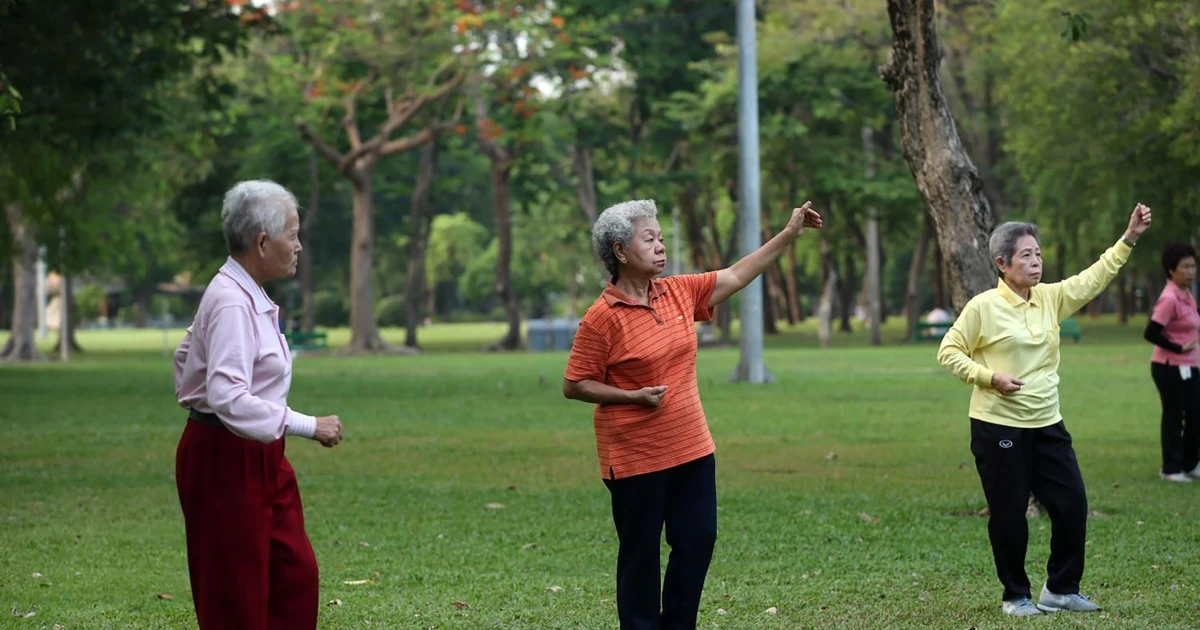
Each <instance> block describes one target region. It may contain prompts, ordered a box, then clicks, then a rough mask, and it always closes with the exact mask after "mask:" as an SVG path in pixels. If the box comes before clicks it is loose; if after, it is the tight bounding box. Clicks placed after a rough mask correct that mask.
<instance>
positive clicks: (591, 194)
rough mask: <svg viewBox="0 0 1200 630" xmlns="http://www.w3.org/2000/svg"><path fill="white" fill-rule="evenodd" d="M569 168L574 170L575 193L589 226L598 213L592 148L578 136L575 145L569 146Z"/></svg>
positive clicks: (594, 220)
mask: <svg viewBox="0 0 1200 630" xmlns="http://www.w3.org/2000/svg"><path fill="white" fill-rule="evenodd" d="M571 169H572V170H574V171H575V195H576V197H578V198H579V207H580V208H583V216H584V218H586V219H587V222H588V226H591V225H592V224H593V223H595V222H596V216H597V214H598V213H597V209H596V176H595V170H594V169H593V168H592V150H591V149H590V148H588V147H587V146H585V145H584V144H583V143H582V141H581V139H580V138H576V144H575V146H572V147H571Z"/></svg>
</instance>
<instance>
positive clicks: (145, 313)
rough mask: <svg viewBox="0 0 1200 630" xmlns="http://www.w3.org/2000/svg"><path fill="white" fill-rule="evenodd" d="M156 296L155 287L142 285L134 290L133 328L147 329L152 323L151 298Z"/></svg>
mask: <svg viewBox="0 0 1200 630" xmlns="http://www.w3.org/2000/svg"><path fill="white" fill-rule="evenodd" d="M153 295H154V287H153V286H151V285H149V284H145V283H143V284H141V285H140V286H138V287H137V288H136V289H135V290H134V295H133V327H134V328H145V327H146V326H147V325H148V324H149V322H150V298H151V297H152V296H153Z"/></svg>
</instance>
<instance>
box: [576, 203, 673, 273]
mask: <svg viewBox="0 0 1200 630" xmlns="http://www.w3.org/2000/svg"><path fill="white" fill-rule="evenodd" d="M657 217H658V207H657V206H655V205H654V200H653V199H636V200H633V201H622V202H621V203H619V204H617V205H615V206H612V207H610V208H608V209H607V210H605V211H604V212H602V213H600V218H598V219H596V224H595V225H593V226H592V249H593V250H595V252H596V256H597V257H599V258H600V262H602V263H604V268H605V269H606V270H608V275H610V276H612V277H613V279H614V280H616V279H617V276H618V274H619V271H620V267H619V266H618V264H617V255H616V253H614V252H613V245H615V244H617V243H621V244H623V245H625V246H626V247H629V245H630V244H631V243H632V242H633V224H634V222H636V221H637V220H638V219H654V218H657Z"/></svg>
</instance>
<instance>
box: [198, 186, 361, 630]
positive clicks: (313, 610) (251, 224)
mask: <svg viewBox="0 0 1200 630" xmlns="http://www.w3.org/2000/svg"><path fill="white" fill-rule="evenodd" d="M221 222H222V228H223V231H224V233H225V242H226V244H227V245H228V248H229V258H228V260H226V262H225V265H224V266H222V267H221V270H220V271H219V272H218V273H217V275H216V276H215V277H214V278H213V279H212V281H211V282H209V284H208V287H207V288H206V289H205V291H204V297H203V298H202V299H201V300H200V307H199V308H198V309H197V311H196V317H195V320H194V321H193V323H192V326H191V327H190V328H188V331H187V335H186V336H184V338H183V341H182V342H181V343H180V344H179V348H178V349H177V350H176V351H175V397H176V399H177V400H178V401H179V404H180V405H181V406H182V407H184V408H185V409H188V410H189V412H190V413H189V417H188V422H187V426H186V427H185V428H184V430H183V436H182V437H181V438H180V440H179V447H178V449H177V451H176V455H175V480H176V484H177V486H178V490H179V502H180V505H181V506H182V508H183V520H184V525H185V528H186V530H187V550H188V572H189V574H190V577H191V585H192V599H193V601H194V603H195V606H196V617H197V620H198V621H199V624H200V628H201V630H209V629H214V630H215V629H220V630H235V629H245V630H268V629H270V630H276V629H278V630H284V629H287V630H308V629H312V628H316V627H317V609H318V596H317V560H316V555H315V554H314V553H313V548H312V544H311V543H310V542H309V540H308V535H307V534H306V533H305V531H304V511H303V508H302V507H301V504H300V491H299V489H298V488H297V485H296V474H295V472H293V470H292V466H291V464H289V463H288V461H287V458H286V457H284V436H285V435H291V436H297V437H303V438H309V439H313V440H316V441H318V442H320V443H321V444H323V445H324V446H327V447H332V446H334V445H336V444H337V443H338V442H339V441H341V439H342V425H341V422H340V421H339V420H338V417H337V416H324V417H313V416H311V415H307V414H303V413H300V412H298V411H295V410H293V409H291V408H290V407H288V404H287V395H288V390H289V388H290V387H291V382H292V355H291V352H290V351H289V349H288V344H287V340H286V339H285V338H284V336H283V334H282V333H281V332H280V330H279V324H278V319H279V307H278V306H276V305H275V303H274V302H272V301H271V299H270V298H269V297H267V294H266V292H265V291H264V290H263V288H262V285H263V283H264V282H266V281H268V280H274V279H278V278H286V277H289V276H291V275H293V274H295V273H296V257H297V254H299V253H300V238H299V231H300V219H299V216H298V214H297V210H296V198H295V196H294V195H292V193H290V192H289V191H288V190H287V189H285V188H284V187H282V186H280V185H278V184H276V183H274V182H269V181H245V182H241V183H239V184H237V185H236V186H234V187H233V188H232V189H231V190H230V191H229V192H228V193H226V195H225V202H224V206H223V207H222V209H221Z"/></svg>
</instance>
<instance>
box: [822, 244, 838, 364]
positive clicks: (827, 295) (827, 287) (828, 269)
mask: <svg viewBox="0 0 1200 630" xmlns="http://www.w3.org/2000/svg"><path fill="white" fill-rule="evenodd" d="M820 248H821V270H822V275H824V276H825V278H824V282H823V283H822V284H821V302H820V306H818V307H817V342H818V344H819V345H820V346H821V347H822V348H828V347H829V346H830V345H832V343H833V325H832V323H833V296H834V287H835V286H837V280H838V277H837V276H838V274H837V270H836V269H835V265H834V261H833V257H832V255H831V254H830V253H829V244H828V243H827V242H826V241H825V237H824V236H822V237H821V241H820Z"/></svg>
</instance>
